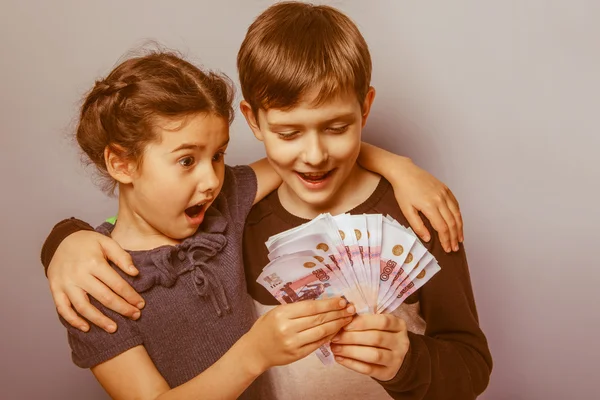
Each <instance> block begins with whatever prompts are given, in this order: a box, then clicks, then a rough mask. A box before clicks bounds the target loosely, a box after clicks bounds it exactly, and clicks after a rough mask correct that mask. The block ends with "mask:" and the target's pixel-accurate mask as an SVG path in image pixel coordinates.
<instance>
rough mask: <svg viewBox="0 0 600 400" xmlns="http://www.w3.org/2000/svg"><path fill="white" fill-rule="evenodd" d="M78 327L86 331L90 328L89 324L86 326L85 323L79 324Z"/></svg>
mask: <svg viewBox="0 0 600 400" xmlns="http://www.w3.org/2000/svg"><path fill="white" fill-rule="evenodd" d="M79 329H80V330H82V331H83V332H87V331H89V330H90V327H89V326H87V325H81V326H80V327H79Z"/></svg>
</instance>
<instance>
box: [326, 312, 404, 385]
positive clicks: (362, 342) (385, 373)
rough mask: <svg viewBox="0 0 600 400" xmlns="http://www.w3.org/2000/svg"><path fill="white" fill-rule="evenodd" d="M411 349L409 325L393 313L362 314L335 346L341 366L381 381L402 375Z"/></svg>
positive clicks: (337, 340)
mask: <svg viewBox="0 0 600 400" xmlns="http://www.w3.org/2000/svg"><path fill="white" fill-rule="evenodd" d="M409 347H410V342H409V339H408V332H407V330H406V323H405V322H404V320H403V319H401V318H398V317H396V316H394V315H392V314H365V315H359V316H357V317H355V318H354V321H352V323H351V324H349V325H348V326H346V327H345V328H344V329H343V330H342V331H340V333H339V334H337V335H336V336H335V337H334V338H333V339H332V343H331V350H332V351H333V353H334V354H335V359H336V361H337V362H338V363H339V364H341V365H343V366H344V367H346V368H348V369H351V370H353V371H356V372H359V373H361V374H364V375H369V376H371V377H373V378H375V379H379V380H380V381H389V380H390V379H393V378H394V377H395V376H396V375H397V374H398V371H399V370H400V367H402V363H403V362H404V357H405V356H406V353H407V352H408V349H409Z"/></svg>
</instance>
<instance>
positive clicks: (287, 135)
mask: <svg viewBox="0 0 600 400" xmlns="http://www.w3.org/2000/svg"><path fill="white" fill-rule="evenodd" d="M298 133H299V132H298V131H294V132H277V135H279V138H280V139H283V140H290V139H293V138H295V137H296V135H297V134H298Z"/></svg>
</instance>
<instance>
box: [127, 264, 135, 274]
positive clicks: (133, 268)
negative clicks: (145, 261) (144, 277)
mask: <svg viewBox="0 0 600 400" xmlns="http://www.w3.org/2000/svg"><path fill="white" fill-rule="evenodd" d="M128 268H129V272H133V273H136V272H137V268H136V267H134V266H133V265H130V266H129V267H128Z"/></svg>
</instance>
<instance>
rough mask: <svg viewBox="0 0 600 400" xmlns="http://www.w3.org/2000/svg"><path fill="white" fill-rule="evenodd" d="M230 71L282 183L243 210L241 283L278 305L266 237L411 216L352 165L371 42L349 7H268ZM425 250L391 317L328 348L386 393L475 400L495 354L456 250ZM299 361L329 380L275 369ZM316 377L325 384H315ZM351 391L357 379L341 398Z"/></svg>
mask: <svg viewBox="0 0 600 400" xmlns="http://www.w3.org/2000/svg"><path fill="white" fill-rule="evenodd" d="M273 54H280V55H281V56H280V57H278V58H277V62H271V58H272V55H273ZM324 54H325V56H323V55H324ZM324 58H325V59H326V60H327V62H326V63H322V60H323V59H324ZM238 69H239V71H240V81H241V87H242V91H243V94H244V98H245V101H243V102H242V105H241V110H242V113H243V114H244V116H245V117H246V119H247V121H248V124H249V125H250V127H251V129H252V131H253V132H254V135H255V136H256V137H257V138H258V139H259V140H261V141H262V142H263V143H264V145H265V149H266V153H267V157H268V159H269V161H270V162H271V165H273V167H274V168H275V170H276V171H277V173H278V174H279V175H280V176H281V178H282V179H283V184H282V185H281V186H280V187H279V189H278V190H277V191H275V192H273V193H271V194H270V195H268V196H267V197H266V198H265V199H263V200H262V201H260V202H259V203H257V204H256V205H255V206H254V208H253V209H252V210H251V212H250V214H249V216H248V218H247V220H246V229H245V232H244V265H245V269H246V276H247V279H246V281H247V284H248V291H249V293H250V294H251V295H252V297H253V298H254V299H256V300H258V301H260V302H261V303H262V304H272V305H276V304H278V303H277V301H275V299H274V298H273V296H272V295H271V294H270V293H269V292H268V291H267V290H266V289H264V288H263V287H262V286H261V285H259V284H258V283H256V279H257V278H258V276H259V274H260V273H261V271H262V269H263V268H264V266H265V265H266V264H267V263H268V262H269V260H268V257H267V254H268V252H267V248H266V246H264V243H265V242H266V241H267V239H268V238H269V237H270V236H272V235H275V234H277V233H279V232H282V231H284V230H287V229H291V228H293V227H296V226H298V225H301V224H303V223H305V222H308V220H310V219H312V218H314V217H316V216H317V215H319V214H320V213H322V212H330V213H331V214H333V215H335V214H339V213H344V212H349V213H352V214H363V213H366V214H383V215H387V214H389V215H391V216H392V217H393V218H395V219H396V220H398V221H399V222H400V223H401V224H403V225H405V226H408V223H407V220H406V217H405V216H404V215H403V214H402V212H401V211H400V209H399V207H398V204H397V203H396V200H395V199H394V195H393V192H392V190H391V187H390V185H389V183H388V182H387V181H386V180H385V179H384V178H381V177H380V176H377V175H375V174H374V173H372V172H369V171H366V170H364V169H362V168H361V167H360V166H359V165H358V164H357V162H356V160H357V156H358V153H359V151H360V146H361V140H360V139H361V129H362V127H364V125H365V124H366V122H367V118H368V116H369V112H370V108H371V105H372V103H373V100H374V97H375V91H374V89H373V88H372V87H370V86H369V83H370V75H371V59H370V56H369V51H368V48H367V44H366V43H365V41H364V39H363V37H362V36H361V34H360V32H359V31H358V29H357V27H356V26H355V25H354V24H353V23H352V22H351V21H350V20H349V19H348V18H347V17H346V16H345V15H343V14H341V13H340V12H338V11H337V10H335V9H332V8H329V7H313V6H311V5H306V4H279V5H275V6H273V7H271V8H270V9H269V10H267V11H266V12H264V13H263V14H262V15H261V16H259V17H258V19H257V20H256V21H255V22H254V23H253V24H252V26H251V27H250V28H249V30H248V33H247V36H246V39H245V40H244V42H243V44H242V47H241V50H240V53H239V55H238ZM427 247H428V249H429V251H430V252H431V253H432V254H433V255H434V256H435V257H436V258H437V260H438V263H439V265H440V266H441V267H442V270H441V271H440V272H439V273H438V275H436V276H434V277H433V278H432V279H431V281H429V282H428V283H426V284H425V285H424V286H423V287H422V288H421V289H420V290H418V291H417V292H416V293H414V294H413V295H412V296H410V298H409V299H408V300H407V301H406V304H403V305H402V306H401V307H400V308H399V309H398V310H396V312H394V313H393V314H392V315H382V314H379V315H362V316H358V317H356V318H355V320H354V322H353V323H352V324H351V325H350V326H348V327H347V328H344V329H343V330H342V331H343V332H341V333H340V334H339V336H338V337H337V338H335V339H334V340H333V343H334V344H333V346H332V349H333V351H334V353H335V354H336V356H338V358H337V361H338V363H339V364H341V365H343V366H345V367H347V368H349V369H351V370H354V371H357V372H360V373H363V374H366V375H369V376H371V377H373V378H375V379H377V380H378V381H379V383H380V384H381V385H382V386H383V388H384V389H385V390H386V391H387V392H388V393H389V394H390V395H391V396H392V397H394V398H398V399H400V398H402V399H422V398H427V399H471V398H475V397H476V396H478V395H479V394H480V393H482V392H483V390H484V389H485V388H486V386H487V383H488V379H489V374H490V372H491V367H492V360H491V356H490V353H489V350H488V346H487V342H486V339H485V336H484V334H483V332H482V331H481V329H480V328H479V324H478V321H477V311H476V307H475V302H474V298H473V293H472V289H471V284H470V279H469V272H468V267H467V261H466V256H465V253H464V249H463V248H461V249H460V251H459V252H457V253H451V254H448V253H446V252H444V251H443V250H442V249H441V248H440V247H439V243H438V242H437V241H436V240H434V241H431V242H430V243H429V244H428V245H427ZM353 325H354V326H353ZM407 328H408V329H407ZM300 363H305V364H306V368H305V370H306V371H308V370H309V367H310V369H312V373H311V377H312V379H311V378H308V377H306V376H303V377H302V378H303V379H305V382H310V383H311V385H312V386H313V387H318V388H319V389H320V390H322V389H321V388H323V387H326V386H327V384H328V383H329V382H332V381H335V380H334V379H332V378H333V377H332V376H331V374H328V373H327V372H326V371H315V370H314V369H313V368H316V367H317V365H318V364H317V363H316V362H314V358H313V359H310V360H309V359H305V360H302V361H300V362H298V363H296V364H292V365H290V366H286V367H281V368H277V369H276V371H275V372H277V370H280V371H282V372H281V373H282V374H286V373H288V374H289V373H290V372H289V371H290V370H291V369H296V370H297V369H298V368H299V364H300ZM319 376H322V377H323V378H321V380H322V383H321V384H319V382H315V381H314V380H315V379H317V380H318V379H319V378H318V377H319ZM274 381H275V383H276V384H278V383H281V382H283V381H284V380H283V379H275V380H274ZM345 383H348V382H345ZM335 386H336V388H337V389H340V390H344V386H345V385H339V384H338V385H335ZM283 389H285V388H280V390H283ZM346 389H348V387H346ZM334 393H335V392H334ZM352 394H354V396H356V395H357V393H356V388H355V385H352V387H351V391H350V390H346V391H345V392H342V393H339V394H338V395H339V397H340V398H341V397H342V395H346V396H348V397H349V396H350V395H352ZM319 398H323V397H321V396H319ZM356 398H358V396H357V397H356ZM360 398H365V395H364V394H362V395H361V396H360Z"/></svg>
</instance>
